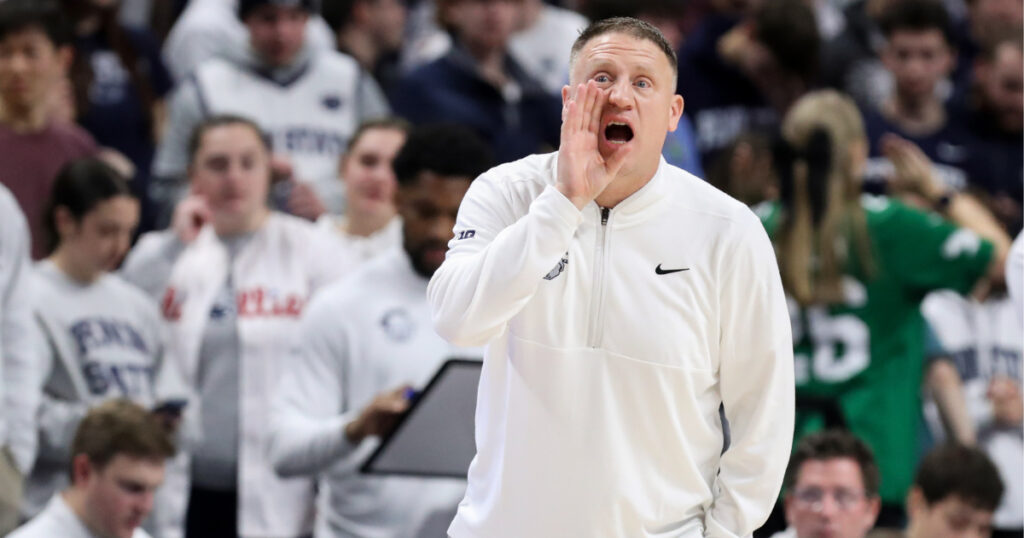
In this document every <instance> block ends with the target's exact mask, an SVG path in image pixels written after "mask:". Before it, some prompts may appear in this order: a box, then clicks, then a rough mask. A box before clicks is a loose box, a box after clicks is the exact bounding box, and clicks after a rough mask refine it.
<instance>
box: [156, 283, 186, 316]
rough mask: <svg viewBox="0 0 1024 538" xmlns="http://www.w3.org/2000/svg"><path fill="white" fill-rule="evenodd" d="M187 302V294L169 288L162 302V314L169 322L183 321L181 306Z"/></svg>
mask: <svg viewBox="0 0 1024 538" xmlns="http://www.w3.org/2000/svg"><path fill="white" fill-rule="evenodd" d="M183 302H185V294H184V293H181V292H180V291H178V290H175V289H174V288H170V287H169V288H167V291H165V292H164V298H163V299H161V300H160V313H161V314H163V316H164V319H166V320H168V321H178V320H179V319H181V304H182V303H183Z"/></svg>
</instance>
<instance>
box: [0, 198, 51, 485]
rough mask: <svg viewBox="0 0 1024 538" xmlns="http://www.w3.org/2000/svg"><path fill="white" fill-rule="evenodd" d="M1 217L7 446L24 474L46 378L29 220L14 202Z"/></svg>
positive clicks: (1, 357) (0, 355) (0, 339)
mask: <svg viewBox="0 0 1024 538" xmlns="http://www.w3.org/2000/svg"><path fill="white" fill-rule="evenodd" d="M0 195H4V198H5V199H6V202H7V203H5V204H3V205H5V206H7V207H4V208H3V209H2V210H0V212H2V213H3V214H4V218H3V220H4V221H5V222H4V223H3V225H2V226H0V372H2V374H3V375H2V377H3V387H2V392H0V396H2V400H3V414H4V417H3V423H4V425H5V426H6V432H5V433H6V439H0V444H6V445H7V447H8V448H9V449H10V451H11V454H12V455H13V456H14V459H15V463H16V464H17V465H18V468H19V470H20V471H21V472H22V473H23V474H27V473H28V471H29V470H30V469H31V467H32V461H33V459H34V458H35V452H36V444H37V441H36V411H37V409H38V406H39V387H40V385H41V384H42V378H43V373H42V369H41V368H40V361H39V360H38V357H37V354H36V352H35V349H36V347H35V342H34V341H33V334H34V333H33V323H32V287H31V281H32V279H31V278H30V276H29V273H30V270H31V269H30V266H29V260H30V256H29V240H28V237H29V234H28V226H27V224H26V222H25V217H24V216H23V215H22V213H21V211H20V210H19V208H18V206H17V203H16V202H14V199H13V197H11V196H10V195H8V194H7V193H6V192H3V193H0Z"/></svg>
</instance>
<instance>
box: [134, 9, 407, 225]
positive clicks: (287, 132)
mask: <svg viewBox="0 0 1024 538" xmlns="http://www.w3.org/2000/svg"><path fill="white" fill-rule="evenodd" d="M312 9H313V2H312V0H297V1H295V2H284V3H282V2H275V1H272V0H242V2H241V3H240V4H239V12H238V15H239V17H240V18H241V19H242V21H243V22H244V23H245V24H246V27H247V29H248V32H249V39H250V45H251V50H250V54H249V56H248V57H247V58H246V59H245V60H241V61H234V62H232V61H229V60H226V59H219V58H215V59H212V60H210V61H208V62H205V63H203V64H202V65H200V67H199V68H197V70H196V72H195V76H194V77H191V78H190V79H188V80H187V81H185V82H184V83H183V84H182V85H181V87H179V88H178V89H177V90H176V92H175V93H174V95H173V97H172V99H171V105H170V114H171V115H170V121H169V124H168V129H167V132H166V133H165V134H164V138H163V139H162V140H161V142H160V147H159V148H158V150H157V155H156V160H155V162H154V174H155V175H156V176H158V177H159V178H160V180H161V181H163V182H164V184H165V185H167V186H169V187H170V192H164V193H161V194H160V196H161V197H164V198H165V200H166V205H165V208H166V209H168V210H169V209H170V207H173V202H175V201H177V199H178V197H180V196H181V194H182V191H183V190H185V188H186V182H185V181H184V176H185V172H186V168H187V166H188V150H187V146H188V140H189V136H190V135H191V133H192V131H193V129H194V128H195V126H196V125H198V124H199V123H200V122H202V120H203V118H204V117H207V116H210V115H216V114H229V113H230V114H237V115H241V116H243V117H246V118H249V119H252V120H253V121H255V122H256V123H257V124H259V125H260V127H261V128H262V129H264V130H265V131H267V132H268V133H269V134H270V136H271V141H272V142H271V143H272V147H273V150H274V152H275V154H276V157H277V160H276V161H275V175H276V176H277V177H276V179H277V180H278V181H277V186H276V187H275V191H274V196H275V200H276V203H277V205H278V207H280V208H288V207H289V199H290V198H291V197H292V196H293V195H294V196H303V195H306V196H308V195H316V196H318V197H320V198H321V199H335V198H337V199H339V200H340V199H342V197H341V196H337V197H332V195H331V191H332V190H333V189H337V188H338V185H339V184H338V181H337V177H338V162H339V161H340V159H341V156H342V154H343V153H344V152H345V148H346V146H347V144H348V140H349V138H350V137H351V136H352V134H353V133H354V132H355V130H356V127H358V126H359V124H360V123H361V122H362V121H363V120H364V119H367V118H376V117H381V116H384V115H386V114H387V112H388V106H387V103H386V101H385V99H384V96H383V94H382V93H381V91H380V88H379V87H378V86H377V83H376V82H374V81H373V78H372V77H370V76H368V75H366V74H365V73H364V72H363V70H362V68H361V67H360V66H359V64H358V63H356V61H355V60H353V59H352V58H351V57H349V56H346V55H344V54H341V53H338V52H333V51H315V50H312V49H311V47H309V46H308V45H307V44H305V34H306V27H307V21H308V20H309V15H310V12H311V11H312ZM330 209H331V210H333V211H334V212H340V211H341V209H342V206H337V207H332V208H330ZM300 216H303V217H306V218H310V219H313V218H315V217H316V216H315V215H300Z"/></svg>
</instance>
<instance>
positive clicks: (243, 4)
mask: <svg viewBox="0 0 1024 538" xmlns="http://www.w3.org/2000/svg"><path fill="white" fill-rule="evenodd" d="M263 6H284V7H297V8H301V9H303V10H305V11H307V12H309V13H316V12H317V9H316V5H315V2H314V0H239V2H238V18H239V19H241V20H243V21H244V20H245V18H246V17H248V16H249V15H251V14H252V12H253V11H255V10H256V9H259V8H261V7H263Z"/></svg>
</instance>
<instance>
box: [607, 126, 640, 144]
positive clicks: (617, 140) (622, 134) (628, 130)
mask: <svg viewBox="0 0 1024 538" xmlns="http://www.w3.org/2000/svg"><path fill="white" fill-rule="evenodd" d="M604 138H605V140H607V141H609V142H611V143H612V144H625V143H627V142H629V141H630V140H633V128H632V127H630V126H629V125H627V124H625V123H622V122H620V121H613V122H610V123H609V124H608V125H606V126H605V128H604Z"/></svg>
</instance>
